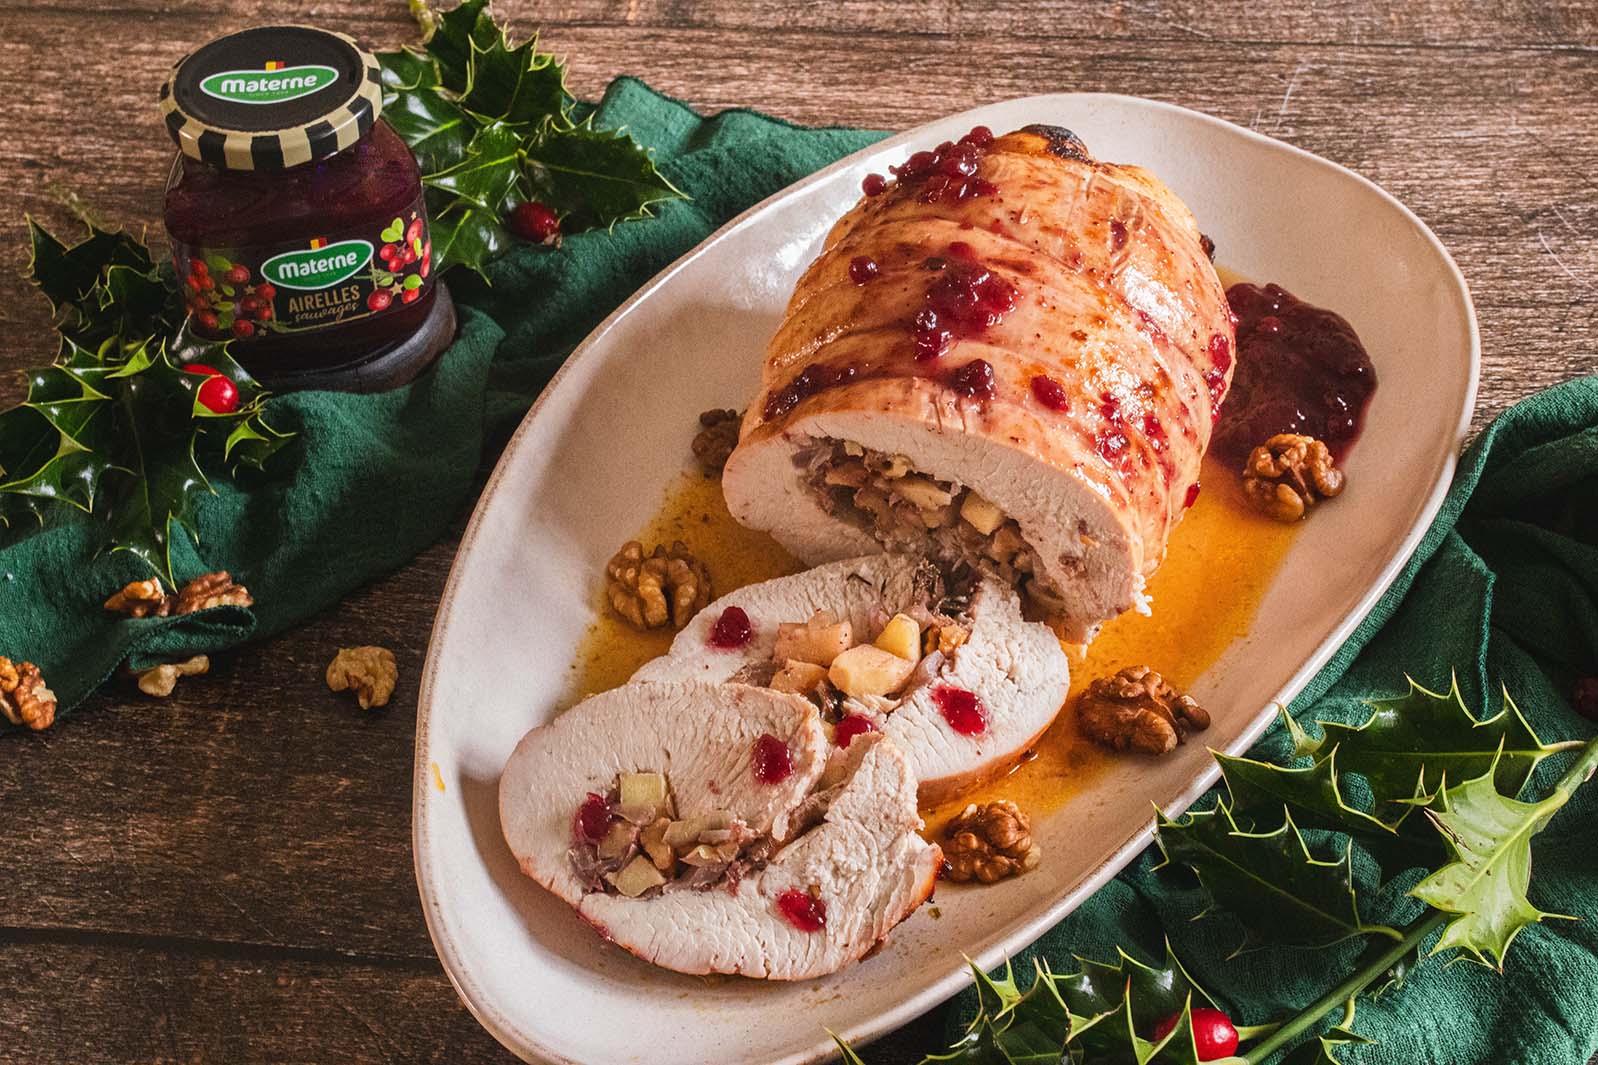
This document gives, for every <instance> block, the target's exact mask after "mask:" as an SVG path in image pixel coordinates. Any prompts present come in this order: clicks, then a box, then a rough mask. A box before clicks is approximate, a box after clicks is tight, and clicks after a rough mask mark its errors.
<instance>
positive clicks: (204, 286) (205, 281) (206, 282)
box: [195, 277, 216, 292]
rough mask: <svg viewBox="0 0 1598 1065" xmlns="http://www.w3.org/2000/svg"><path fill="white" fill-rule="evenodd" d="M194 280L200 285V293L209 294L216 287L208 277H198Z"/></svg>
mask: <svg viewBox="0 0 1598 1065" xmlns="http://www.w3.org/2000/svg"><path fill="white" fill-rule="evenodd" d="M195 280H196V281H198V282H199V283H200V291H201V292H210V291H211V290H212V289H213V288H215V287H216V282H215V281H213V280H211V279H210V278H209V277H198V278H195Z"/></svg>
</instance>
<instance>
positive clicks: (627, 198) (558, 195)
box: [527, 115, 683, 232]
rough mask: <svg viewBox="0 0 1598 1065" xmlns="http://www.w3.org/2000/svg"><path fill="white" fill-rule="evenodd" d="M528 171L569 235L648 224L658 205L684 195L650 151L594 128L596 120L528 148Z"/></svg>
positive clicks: (552, 132) (556, 131)
mask: <svg viewBox="0 0 1598 1065" xmlns="http://www.w3.org/2000/svg"><path fill="white" fill-rule="evenodd" d="M527 169H528V174H529V179H530V181H531V182H532V187H533V189H534V190H535V192H536V193H537V195H538V196H539V198H540V199H542V200H544V202H546V203H548V204H549V205H550V206H551V207H553V208H555V210H556V212H557V213H559V214H560V215H561V220H562V225H563V226H564V227H565V228H566V230H567V231H568V232H571V231H575V230H578V229H589V228H593V227H596V226H597V227H604V226H612V225H615V224H616V223H617V222H625V221H628V220H629V219H634V218H648V217H649V216H650V215H651V214H652V213H653V211H652V208H653V206H654V205H655V204H657V203H661V202H664V201H666V200H673V199H681V198H682V195H683V194H682V192H680V191H679V190H678V189H677V187H676V186H675V185H673V184H672V183H671V182H669V181H667V180H666V178H665V177H664V176H663V175H662V174H661V173H660V171H659V170H658V169H657V168H656V167H655V160H654V157H653V156H652V155H651V153H650V151H649V149H647V148H645V147H643V146H642V145H640V144H639V143H638V142H637V141H635V140H633V139H632V138H631V137H629V136H628V135H627V134H626V133H625V132H624V131H622V130H606V129H599V128H597V127H595V126H594V124H593V116H592V115H590V116H589V117H588V118H586V119H584V120H583V122H582V123H581V124H580V125H577V126H573V127H571V128H570V129H560V128H555V127H551V128H549V129H546V130H545V131H544V132H543V134H542V135H541V136H539V137H538V138H537V139H536V140H534V141H533V142H532V143H530V144H529V145H528V147H527Z"/></svg>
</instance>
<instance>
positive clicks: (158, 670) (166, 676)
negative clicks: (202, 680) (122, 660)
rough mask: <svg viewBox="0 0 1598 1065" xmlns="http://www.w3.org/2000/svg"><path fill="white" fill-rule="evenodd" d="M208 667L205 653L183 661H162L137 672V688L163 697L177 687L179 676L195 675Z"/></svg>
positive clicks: (207, 670) (205, 670) (206, 670)
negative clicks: (141, 671) (157, 664)
mask: <svg viewBox="0 0 1598 1065" xmlns="http://www.w3.org/2000/svg"><path fill="white" fill-rule="evenodd" d="M210 669H211V660H210V659H209V658H207V657H206V656H205V655H195V656H194V657H193V658H190V659H188V660H187V661H184V662H163V663H161V664H160V665H159V666H153V667H151V668H150V669H147V670H145V671H144V672H143V673H140V674H139V690H140V691H141V692H143V693H144V694H146V695H153V696H155V697H156V698H158V699H165V698H166V697H167V696H169V695H171V694H172V692H173V690H174V689H176V688H177V686H178V679H179V678H181V677H197V676H199V675H200V674H202V673H206V672H209V671H210Z"/></svg>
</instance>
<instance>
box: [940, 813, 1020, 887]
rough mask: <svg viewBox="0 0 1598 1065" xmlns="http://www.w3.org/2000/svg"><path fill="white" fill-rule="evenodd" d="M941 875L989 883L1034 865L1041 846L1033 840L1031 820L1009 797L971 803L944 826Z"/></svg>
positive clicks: (957, 881)
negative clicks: (944, 838) (945, 841)
mask: <svg viewBox="0 0 1598 1065" xmlns="http://www.w3.org/2000/svg"><path fill="white" fill-rule="evenodd" d="M944 835H945V836H946V837H947V839H948V842H947V843H946V844H945V845H944V848H943V858H944V863H945V864H944V869H943V875H944V878H945V879H947V880H951V881H953V882H955V883H957V884H959V883H965V882H967V881H971V880H980V881H982V883H984V884H992V883H996V882H997V881H1000V880H1003V879H1004V878H1005V877H1008V876H1018V875H1020V874H1021V873H1025V872H1028V871H1029V870H1032V869H1036V868H1037V867H1038V863H1039V862H1040V861H1042V859H1043V848H1041V847H1039V846H1038V845H1037V844H1036V843H1035V842H1033V840H1032V822H1031V820H1030V819H1029V818H1028V817H1027V815H1026V814H1025V813H1024V812H1022V810H1021V808H1020V807H1019V806H1017V805H1016V804H1015V803H1013V802H1011V801H1010V800H1009V799H1000V800H998V801H997V802H988V803H983V804H982V805H980V806H978V805H977V804H976V803H972V804H971V805H969V806H967V807H966V808H965V809H964V810H962V811H960V813H959V815H957V816H956V817H955V819H954V820H953V821H950V822H949V827H948V828H947V829H945V830H944Z"/></svg>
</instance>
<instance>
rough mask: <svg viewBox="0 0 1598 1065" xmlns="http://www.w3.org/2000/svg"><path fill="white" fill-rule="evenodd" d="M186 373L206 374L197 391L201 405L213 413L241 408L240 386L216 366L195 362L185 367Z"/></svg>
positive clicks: (228, 412) (226, 412)
mask: <svg viewBox="0 0 1598 1065" xmlns="http://www.w3.org/2000/svg"><path fill="white" fill-rule="evenodd" d="M246 324H248V323H246ZM183 372H184V373H192V374H201V375H204V377H205V381H204V382H203V383H202V384H201V385H200V389H199V392H198V393H197V395H198V397H199V400H200V406H202V407H204V408H205V409H206V410H208V411H211V412H212V413H213V414H232V413H233V412H234V411H236V410H238V409H239V387H238V385H235V384H234V383H233V382H232V381H230V380H228V379H227V378H226V377H223V376H222V373H221V371H219V370H218V369H217V368H216V367H214V366H207V365H205V363H203V362H194V363H190V364H189V365H187V366H185V367H183Z"/></svg>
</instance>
